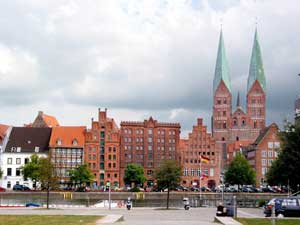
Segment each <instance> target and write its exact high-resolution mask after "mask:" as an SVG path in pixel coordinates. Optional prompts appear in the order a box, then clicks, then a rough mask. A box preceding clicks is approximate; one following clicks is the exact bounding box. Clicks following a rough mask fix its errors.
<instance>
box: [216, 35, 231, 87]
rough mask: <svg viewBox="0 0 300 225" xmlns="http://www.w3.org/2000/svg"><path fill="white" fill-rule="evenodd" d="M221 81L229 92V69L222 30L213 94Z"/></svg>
mask: <svg viewBox="0 0 300 225" xmlns="http://www.w3.org/2000/svg"><path fill="white" fill-rule="evenodd" d="M221 80H223V82H224V83H225V85H226V87H227V88H228V90H229V92H231V83H230V76H229V67H228V63H227V58H226V54H225V46H224V40H223V32H222V30H221V33H220V39H219V47H218V56H217V62H216V69H215V78H214V92H215V91H216V90H217V88H218V85H219V84H220V82H221Z"/></svg>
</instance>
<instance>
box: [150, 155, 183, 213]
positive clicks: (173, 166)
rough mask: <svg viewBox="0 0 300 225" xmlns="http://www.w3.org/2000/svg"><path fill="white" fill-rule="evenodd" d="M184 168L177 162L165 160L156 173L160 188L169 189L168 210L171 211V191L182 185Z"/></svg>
mask: <svg viewBox="0 0 300 225" xmlns="http://www.w3.org/2000/svg"><path fill="white" fill-rule="evenodd" d="M181 175H182V168H181V166H180V164H179V163H178V162H177V161H175V160H164V161H162V163H161V166H160V167H159V168H158V169H157V170H156V171H155V179H156V182H157V185H158V187H161V188H167V189H168V194H167V209H169V199H170V190H171V189H174V188H176V187H177V186H178V185H179V184H180V178H181Z"/></svg>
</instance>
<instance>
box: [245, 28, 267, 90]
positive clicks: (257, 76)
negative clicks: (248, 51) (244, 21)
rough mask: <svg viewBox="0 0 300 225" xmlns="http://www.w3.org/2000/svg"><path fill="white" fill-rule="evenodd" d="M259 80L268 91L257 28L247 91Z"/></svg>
mask: <svg viewBox="0 0 300 225" xmlns="http://www.w3.org/2000/svg"><path fill="white" fill-rule="evenodd" d="M256 80H257V81H258V82H259V83H260V85H261V87H262V89H263V90H264V91H266V78H265V72H264V66H263V62H262V57H261V51H260V46H259V42H258V35H257V29H255V35H254V43H253V47H252V56H251V62H250V69H249V77H248V84H247V91H249V90H250V89H251V87H252V85H253V83H254V82H255V81H256Z"/></svg>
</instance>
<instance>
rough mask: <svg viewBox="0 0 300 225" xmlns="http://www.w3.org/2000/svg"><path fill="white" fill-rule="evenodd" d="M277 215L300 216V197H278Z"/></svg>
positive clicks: (276, 201) (276, 204)
mask: <svg viewBox="0 0 300 225" xmlns="http://www.w3.org/2000/svg"><path fill="white" fill-rule="evenodd" d="M275 215H276V216H278V217H300V197H288V198H283V199H276V200H275Z"/></svg>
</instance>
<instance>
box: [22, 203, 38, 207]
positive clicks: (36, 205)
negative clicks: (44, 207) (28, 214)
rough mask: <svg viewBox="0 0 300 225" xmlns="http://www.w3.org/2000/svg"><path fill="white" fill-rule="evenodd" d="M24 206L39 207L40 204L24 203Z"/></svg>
mask: <svg viewBox="0 0 300 225" xmlns="http://www.w3.org/2000/svg"><path fill="white" fill-rule="evenodd" d="M25 206H26V207H41V204H39V203H35V202H29V203H26V205H25Z"/></svg>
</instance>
